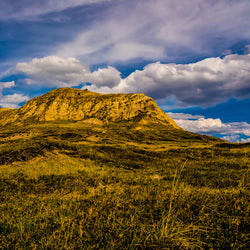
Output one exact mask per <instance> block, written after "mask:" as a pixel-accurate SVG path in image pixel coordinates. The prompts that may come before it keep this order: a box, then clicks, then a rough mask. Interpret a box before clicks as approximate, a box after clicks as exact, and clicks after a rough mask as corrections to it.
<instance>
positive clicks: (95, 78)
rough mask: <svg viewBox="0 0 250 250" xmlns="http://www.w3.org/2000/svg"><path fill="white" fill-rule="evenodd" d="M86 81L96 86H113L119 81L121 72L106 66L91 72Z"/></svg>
mask: <svg viewBox="0 0 250 250" xmlns="http://www.w3.org/2000/svg"><path fill="white" fill-rule="evenodd" d="M88 81H89V82H91V83H93V84H95V85H98V86H109V87H113V86H116V85H117V84H119V83H120V81H121V73H120V72H119V71H118V70H117V69H115V68H114V67H111V66H108V67H107V68H104V69H98V70H97V71H94V72H92V73H91V74H90V76H89V79H88Z"/></svg>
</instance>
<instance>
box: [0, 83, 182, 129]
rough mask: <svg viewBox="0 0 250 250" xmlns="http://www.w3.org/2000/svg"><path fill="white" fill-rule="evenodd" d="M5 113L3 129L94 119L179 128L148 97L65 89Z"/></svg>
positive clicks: (7, 110) (3, 113)
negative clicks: (16, 124) (48, 122)
mask: <svg viewBox="0 0 250 250" xmlns="http://www.w3.org/2000/svg"><path fill="white" fill-rule="evenodd" d="M0 110H1V109H0ZM0 112H1V111H0ZM1 113H2V115H1V118H0V124H1V125H6V124H13V123H33V122H43V121H58V120H59V121H62V120H64V121H86V122H88V121H90V120H89V119H91V120H92V122H98V123H103V124H108V123H112V122H121V121H136V122H141V123H148V122H150V123H161V124H164V125H168V126H170V127H173V128H179V127H178V126H177V125H176V123H175V122H174V121H173V120H172V119H171V118H170V117H169V116H168V115H167V114H166V113H165V112H164V111H162V110H161V109H160V108H159V107H158V106H157V104H156V103H155V101H154V100H153V99H152V98H150V97H148V96H145V95H144V94H106V95H105V94H98V93H94V92H91V91H88V90H79V89H72V88H61V89H55V90H52V91H51V92H49V93H47V94H45V95H42V96H39V97H36V98H33V99H32V100H30V101H28V102H27V103H26V104H25V105H23V106H22V107H21V108H19V109H17V110H13V109H4V110H3V111H2V112H1ZM93 119H95V121H93ZM90 122H91V121H90Z"/></svg>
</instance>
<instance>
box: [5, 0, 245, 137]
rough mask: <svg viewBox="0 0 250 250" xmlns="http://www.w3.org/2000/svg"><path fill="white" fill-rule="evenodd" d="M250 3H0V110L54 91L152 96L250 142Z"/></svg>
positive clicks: (204, 129)
mask: <svg viewBox="0 0 250 250" xmlns="http://www.w3.org/2000/svg"><path fill="white" fill-rule="evenodd" d="M249 13H250V1H249V0H237V1H235V0H220V1H216V0H189V1H187V0H175V1H173V0H60V1H58V0H43V1H34V0H0V107H12V108H18V107H19V106H20V105H22V104H23V103H25V102H26V101H27V100H29V99H30V98H33V97H35V96H38V95H41V94H44V93H46V92H47V91H49V90H52V89H54V88H58V87H75V88H86V86H87V88H88V89H89V90H92V91H97V92H102V93H132V92H135V93H139V92H143V93H145V94H146V95H148V96H151V97H153V98H154V99H155V100H156V102H157V103H158V104H159V106H160V107H161V108H162V109H163V110H165V111H166V112H168V113H169V115H170V116H171V117H173V119H175V120H176V122H177V124H179V125H180V126H182V127H183V128H185V129H187V130H189V131H193V132H197V133H204V134H209V135H215V136H218V137H220V138H224V139H226V140H230V141H234V142H236V141H238V142H248V141H250V111H249V110H250V29H249V23H250V15H249Z"/></svg>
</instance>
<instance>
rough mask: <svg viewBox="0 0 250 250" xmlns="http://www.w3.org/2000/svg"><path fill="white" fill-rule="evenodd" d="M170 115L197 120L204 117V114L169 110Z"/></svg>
mask: <svg viewBox="0 0 250 250" xmlns="http://www.w3.org/2000/svg"><path fill="white" fill-rule="evenodd" d="M168 115H169V116H171V117H172V118H173V119H185V120H187V119H190V120H196V119H200V118H204V116H202V115H191V114H184V113H172V112H168Z"/></svg>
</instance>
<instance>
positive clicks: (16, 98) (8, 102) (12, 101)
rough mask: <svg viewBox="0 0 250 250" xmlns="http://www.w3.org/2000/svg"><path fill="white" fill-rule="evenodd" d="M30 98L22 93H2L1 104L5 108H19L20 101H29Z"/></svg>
mask: <svg viewBox="0 0 250 250" xmlns="http://www.w3.org/2000/svg"><path fill="white" fill-rule="evenodd" d="M28 100H29V98H28V97H27V96H24V95H22V94H13V95H5V96H1V95H0V106H2V107H5V108H18V107H19V105H18V104H19V103H21V102H25V101H28Z"/></svg>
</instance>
